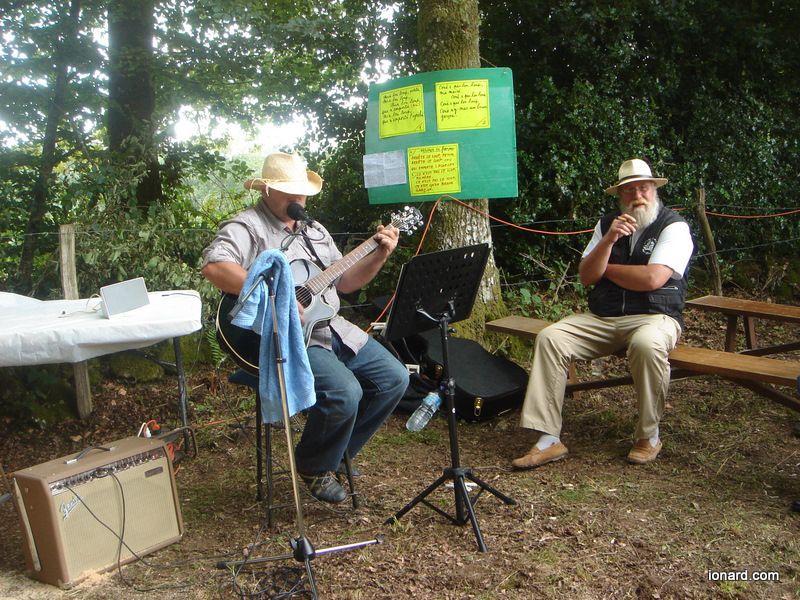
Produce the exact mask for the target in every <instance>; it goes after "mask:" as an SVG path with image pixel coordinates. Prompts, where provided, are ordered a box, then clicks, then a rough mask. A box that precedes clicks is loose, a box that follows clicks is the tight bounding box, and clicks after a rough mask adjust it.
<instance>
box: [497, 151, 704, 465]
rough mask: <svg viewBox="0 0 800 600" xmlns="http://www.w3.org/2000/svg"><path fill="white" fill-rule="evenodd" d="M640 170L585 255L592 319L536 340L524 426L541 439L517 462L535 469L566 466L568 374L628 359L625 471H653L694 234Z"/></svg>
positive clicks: (618, 192) (620, 185) (580, 317)
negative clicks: (629, 438) (577, 364)
mask: <svg viewBox="0 0 800 600" xmlns="http://www.w3.org/2000/svg"><path fill="white" fill-rule="evenodd" d="M665 183H667V180H666V179H664V178H661V177H654V176H653V175H652V172H651V171H650V166H649V165H648V164H647V163H646V162H645V161H643V160H640V159H637V158H634V159H631V160H626V161H625V162H623V163H622V165H621V166H620V168H619V176H618V179H617V183H616V184H615V185H612V186H611V187H609V188H608V189H606V190H605V191H606V193H607V194H611V195H615V196H617V197H618V199H619V211H615V212H614V213H612V214H608V215H605V216H603V217H602V218H601V219H600V220H599V221H598V223H597V226H596V227H595V229H594V235H593V236H592V239H591V241H590V242H589V245H588V246H587V247H586V249H585V250H584V252H583V257H582V259H581V263H580V267H579V273H580V280H581V283H582V284H583V285H586V286H589V285H591V286H594V287H593V288H592V290H591V291H590V292H589V310H590V312H588V313H584V314H575V315H571V316H569V317H566V318H565V319H562V320H561V321H559V322H558V323H555V324H553V325H551V326H549V327H547V328H545V329H543V330H542V331H541V333H540V334H539V335H538V336H537V338H536V346H535V351H534V356H533V366H532V369H531V375H530V379H529V381H528V389H527V392H526V395H525V403H524V404H523V406H522V415H521V419H520V426H521V427H523V428H525V429H533V430H535V431H537V432H539V434H540V435H539V438H538V441H537V442H536V443H535V445H534V446H533V447H532V448H531V449H530V450H529V451H528V453H527V454H525V455H523V456H521V457H520V458H517V459H514V460H513V461H512V463H511V464H512V466H513V467H514V468H515V469H531V468H534V467H538V466H541V465H543V464H546V463H549V462H552V461H555V460H559V459H561V458H564V457H565V456H566V455H567V453H568V450H567V447H566V446H565V445H564V444H563V443H562V442H561V439H560V436H561V410H562V406H563V402H564V392H565V389H566V384H567V369H568V367H569V364H570V363H571V362H572V361H574V360H591V359H595V358H599V357H602V356H608V355H610V354H614V353H616V352H619V351H621V350H623V349H627V356H628V360H629V363H630V371H631V375H632V377H633V385H634V388H635V390H636V396H637V401H638V409H639V420H638V422H637V425H636V432H635V435H634V440H635V442H634V444H633V448H632V449H631V451H630V453H629V454H628V461H629V462H631V463H634V464H644V463H648V462H651V461H652V460H654V459H655V458H656V456H658V453H659V451H660V450H661V445H662V444H661V440H660V439H659V432H658V425H659V422H660V420H661V417H662V415H663V412H664V402H665V399H666V396H667V389H668V387H669V379H670V368H669V360H668V355H669V352H670V351H671V350H672V349H673V348H674V347H675V344H677V343H678V338H679V337H680V334H681V329H682V327H683V319H682V316H681V315H682V312H683V306H684V302H685V298H686V274H687V271H688V265H689V260H690V258H691V255H692V251H693V249H694V244H693V242H692V235H691V232H690V231H689V225H688V224H687V223H686V221H684V220H683V219H682V218H681V217H680V216H679V215H678V214H676V213H675V212H673V211H672V210H670V209H668V208H665V207H664V206H663V205H662V203H661V201H660V200H659V198H658V193H657V191H656V189H657V188H659V187H661V186H663V185H664V184H665Z"/></svg>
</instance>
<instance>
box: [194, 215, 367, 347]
mask: <svg viewBox="0 0 800 600" xmlns="http://www.w3.org/2000/svg"><path fill="white" fill-rule="evenodd" d="M292 233H293V232H292V231H291V230H290V229H289V228H288V227H286V225H285V224H284V223H282V222H281V221H280V220H279V219H278V218H277V217H276V216H275V215H273V214H272V212H271V211H270V210H269V208H267V206H266V205H265V204H264V203H263V202H261V201H259V202H258V203H257V204H256V205H255V206H252V207H251V208H248V209H247V210H244V211H242V212H240V213H239V214H237V215H236V216H235V217H233V218H232V219H229V220H227V221H224V222H223V223H222V224H221V225H220V227H219V231H218V232H217V236H216V237H215V238H214V240H213V241H212V242H211V243H210V244H209V245H208V246H207V247H206V249H205V250H203V264H202V266H203V267H205V266H206V265H207V264H208V263H213V262H234V263H237V264H239V265H241V266H242V267H243V268H244V269H246V270H249V269H250V266H251V265H252V264H253V262H254V261H255V259H256V257H258V255H259V254H261V253H262V252H264V251H265V250H273V249H284V250H285V254H286V258H287V260H289V262H292V261H293V260H298V259H304V260H308V261H311V262H312V263H315V257H314V256H313V254H312V253H311V251H310V250H309V248H308V245H307V242H306V241H305V239H304V238H303V236H300V235H292ZM306 233H307V237H308V239H309V240H310V242H311V245H312V246H313V248H314V250H315V251H316V253H317V256H318V257H319V259H320V261H322V264H323V265H324V267H325V268H327V267H328V266H330V265H331V264H332V263H334V262H336V261H337V260H339V259H340V258H341V257H342V253H341V252H339V249H338V248H337V247H336V245H335V244H334V243H333V238H332V237H331V235H330V233H328V230H327V229H325V228H324V227H323V226H322V225H320V224H319V223H316V222H315V223H314V224H313V225H311V226H310V227H308V228H307V229H306ZM295 283H302V282H295ZM322 299H323V300H324V301H325V302H326V303H327V304H329V305H330V306H331V308H333V309H334V310H335V311H336V313H337V314H336V316H335V317H333V318H332V319H331V320H330V323H329V324H328V325H327V326H322V325H318V326H317V327H315V328H314V331H313V333H312V334H311V341H310V345H312V346H322V347H323V348H327V349H328V350H330V349H331V331H335V332H336V334H337V335H338V336H339V337H340V338H341V340H342V342H343V343H344V344H345V346H347V347H348V348H350V349H351V350H352V351H353V352H355V353H358V351H359V350H360V349H361V348H363V347H364V344H366V343H367V339H368V336H367V334H366V333H365V332H364V331H363V330H362V329H360V328H359V327H356V326H355V325H353V324H352V323H350V322H349V321H347V320H346V319H344V318H343V317H341V316H340V315H339V314H338V312H339V307H340V300H339V294H338V293H337V292H336V288H335V286H331V287H330V288H328V289H327V290H325V291H324V292H323V294H322Z"/></svg>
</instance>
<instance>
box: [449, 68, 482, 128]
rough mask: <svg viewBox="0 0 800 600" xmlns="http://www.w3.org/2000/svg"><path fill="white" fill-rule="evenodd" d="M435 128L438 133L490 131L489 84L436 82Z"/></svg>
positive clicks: (478, 82)
mask: <svg viewBox="0 0 800 600" xmlns="http://www.w3.org/2000/svg"><path fill="white" fill-rule="evenodd" d="M436 124H437V128H438V129H439V131H454V130H459V129H488V128H489V126H490V122H489V80H488V79H468V80H466V81H439V82H437V83H436Z"/></svg>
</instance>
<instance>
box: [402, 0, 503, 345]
mask: <svg viewBox="0 0 800 600" xmlns="http://www.w3.org/2000/svg"><path fill="white" fill-rule="evenodd" d="M479 26H480V13H479V11H478V0H419V14H418V16H417V37H418V40H419V55H420V64H421V66H422V69H423V70H424V71H440V70H445V69H470V68H478V67H480V66H481V63H480V52H479V41H480V35H479ZM469 204H470V205H471V206H473V207H474V208H476V209H478V210H480V211H481V212H483V213H484V214H486V215H488V213H489V201H488V200H487V199H485V198H484V199H480V200H472V201H470V202H469ZM439 207H440V210H439V213H438V215H437V216H436V217H435V218H434V224H433V226H432V229H431V232H432V235H429V237H428V238H427V244H428V247H427V248H426V250H427V251H430V250H446V249H450V248H456V247H459V246H466V245H471V244H478V243H482V242H486V243H489V244H490V245H491V242H492V236H491V230H490V229H489V218H488V217H487V216H484V215H481V214H478V213H476V212H475V211H472V210H470V209H468V208H466V207H465V206H462V205H460V204H458V203H455V202H452V201H447V200H445V201H443V202H442V203H441V204H440V205H439ZM505 313H506V310H505V305H504V304H503V299H502V296H501V293H500V274H499V272H498V269H497V266H496V265H495V262H494V253H493V252H490V253H489V261H488V263H487V265H486V271H485V272H484V275H483V280H482V281H481V287H480V290H479V292H478V297H477V299H476V301H475V308H474V310H473V311H472V315H471V316H470V318H469V319H468V320H467V321H464V322H462V323H460V324H459V327H458V335H459V336H460V337H469V338H473V339H480V338H482V337H483V334H484V325H485V323H486V321H487V318H488V319H492V318H496V317H498V316H501V315H503V314H505Z"/></svg>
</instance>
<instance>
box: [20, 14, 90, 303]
mask: <svg viewBox="0 0 800 600" xmlns="http://www.w3.org/2000/svg"><path fill="white" fill-rule="evenodd" d="M80 12H81V3H80V0H72V2H71V3H70V7H69V15H68V16H67V21H66V23H65V26H64V38H63V43H62V44H60V46H59V50H58V54H57V55H56V56H55V57H54V58H55V72H54V80H55V81H54V83H53V95H52V96H51V97H50V104H49V105H48V106H47V120H46V123H45V131H44V137H43V138H42V157H41V160H40V162H39V172H38V173H37V176H36V181H35V182H34V184H33V192H32V194H31V204H30V210H29V211H28V224H27V226H26V227H25V239H24V241H23V242H22V251H21V253H20V259H19V266H18V268H17V281H16V283H15V286H14V287H15V288H16V289H17V291H20V292H23V293H26V294H27V293H31V292H33V259H34V256H35V255H36V250H37V246H38V245H39V241H40V239H41V238H40V236H38V235H37V234H39V233H42V231H43V230H44V216H45V215H46V214H47V208H48V200H49V196H50V195H49V193H48V191H49V188H50V181H51V179H52V176H53V169H55V167H56V165H57V164H58V162H59V159H57V158H56V143H57V142H58V126H59V125H60V123H61V120H62V119H63V118H64V112H65V108H64V101H65V99H66V95H67V65H68V63H69V51H70V48H72V46H73V44H74V42H75V39H76V37H77V35H78V20H79V18H80Z"/></svg>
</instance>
